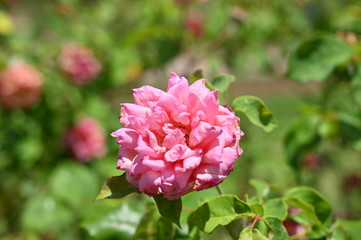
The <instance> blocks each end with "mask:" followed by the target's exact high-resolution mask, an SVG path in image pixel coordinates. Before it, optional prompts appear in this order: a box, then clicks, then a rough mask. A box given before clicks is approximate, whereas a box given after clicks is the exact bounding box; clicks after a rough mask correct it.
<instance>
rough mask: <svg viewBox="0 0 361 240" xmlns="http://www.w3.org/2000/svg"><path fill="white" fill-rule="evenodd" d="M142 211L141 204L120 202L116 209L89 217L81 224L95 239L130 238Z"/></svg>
mask: <svg viewBox="0 0 361 240" xmlns="http://www.w3.org/2000/svg"><path fill="white" fill-rule="evenodd" d="M144 211H145V209H144V206H143V205H142V204H139V203H136V202H135V203H128V202H122V203H121V204H120V206H119V208H118V209H115V210H113V211H110V212H107V213H106V214H105V215H103V216H100V217H96V218H94V217H93V218H90V219H88V220H87V221H86V222H85V223H83V226H84V228H85V229H86V230H87V232H88V234H89V235H90V236H91V237H93V238H96V239H118V238H119V239H124V240H128V239H129V240H131V239H133V234H134V233H135V231H136V228H137V225H138V224H139V222H140V220H141V217H142V213H143V212H144Z"/></svg>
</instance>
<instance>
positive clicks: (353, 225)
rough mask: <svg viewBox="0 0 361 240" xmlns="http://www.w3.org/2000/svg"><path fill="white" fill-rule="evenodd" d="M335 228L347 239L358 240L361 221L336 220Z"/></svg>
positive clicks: (360, 232) (360, 231)
mask: <svg viewBox="0 0 361 240" xmlns="http://www.w3.org/2000/svg"><path fill="white" fill-rule="evenodd" d="M335 227H336V228H337V229H338V230H339V231H341V232H342V233H343V235H344V236H346V237H347V239H358V238H360V236H361V220H345V219H337V220H336V222H335ZM340 235H341V233H340Z"/></svg>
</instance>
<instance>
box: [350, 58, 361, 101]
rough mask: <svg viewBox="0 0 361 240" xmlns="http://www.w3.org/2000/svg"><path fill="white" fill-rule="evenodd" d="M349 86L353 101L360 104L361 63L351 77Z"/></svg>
mask: <svg viewBox="0 0 361 240" xmlns="http://www.w3.org/2000/svg"><path fill="white" fill-rule="evenodd" d="M351 88H352V93H353V96H354V99H355V102H356V103H357V104H358V105H359V106H361V64H360V65H358V68H357V72H356V74H355V76H354V77H353V78H352V81H351Z"/></svg>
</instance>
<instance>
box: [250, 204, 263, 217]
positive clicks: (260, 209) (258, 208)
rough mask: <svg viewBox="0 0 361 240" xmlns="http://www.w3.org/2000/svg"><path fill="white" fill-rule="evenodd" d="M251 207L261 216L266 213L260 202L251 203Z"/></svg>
mask: <svg viewBox="0 0 361 240" xmlns="http://www.w3.org/2000/svg"><path fill="white" fill-rule="evenodd" d="M250 206H251V208H252V211H253V212H254V213H255V214H256V215H259V216H263V214H264V209H263V206H262V205H261V204H259V203H251V204H250Z"/></svg>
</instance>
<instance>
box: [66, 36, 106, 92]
mask: <svg viewBox="0 0 361 240" xmlns="http://www.w3.org/2000/svg"><path fill="white" fill-rule="evenodd" d="M59 66H60V69H61V70H62V71H64V73H65V74H67V76H68V77H69V79H70V80H71V81H72V82H73V83H75V84H79V85H84V84H87V83H89V82H91V81H92V80H93V79H94V78H96V77H97V76H98V75H99V73H100V71H101V69H102V66H101V63H100V62H99V61H98V59H96V58H95V56H94V54H93V52H92V51H91V50H90V49H88V48H85V47H82V46H79V45H76V44H73V43H70V44H67V45H65V46H64V47H63V50H62V52H61V54H60V57H59Z"/></svg>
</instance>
